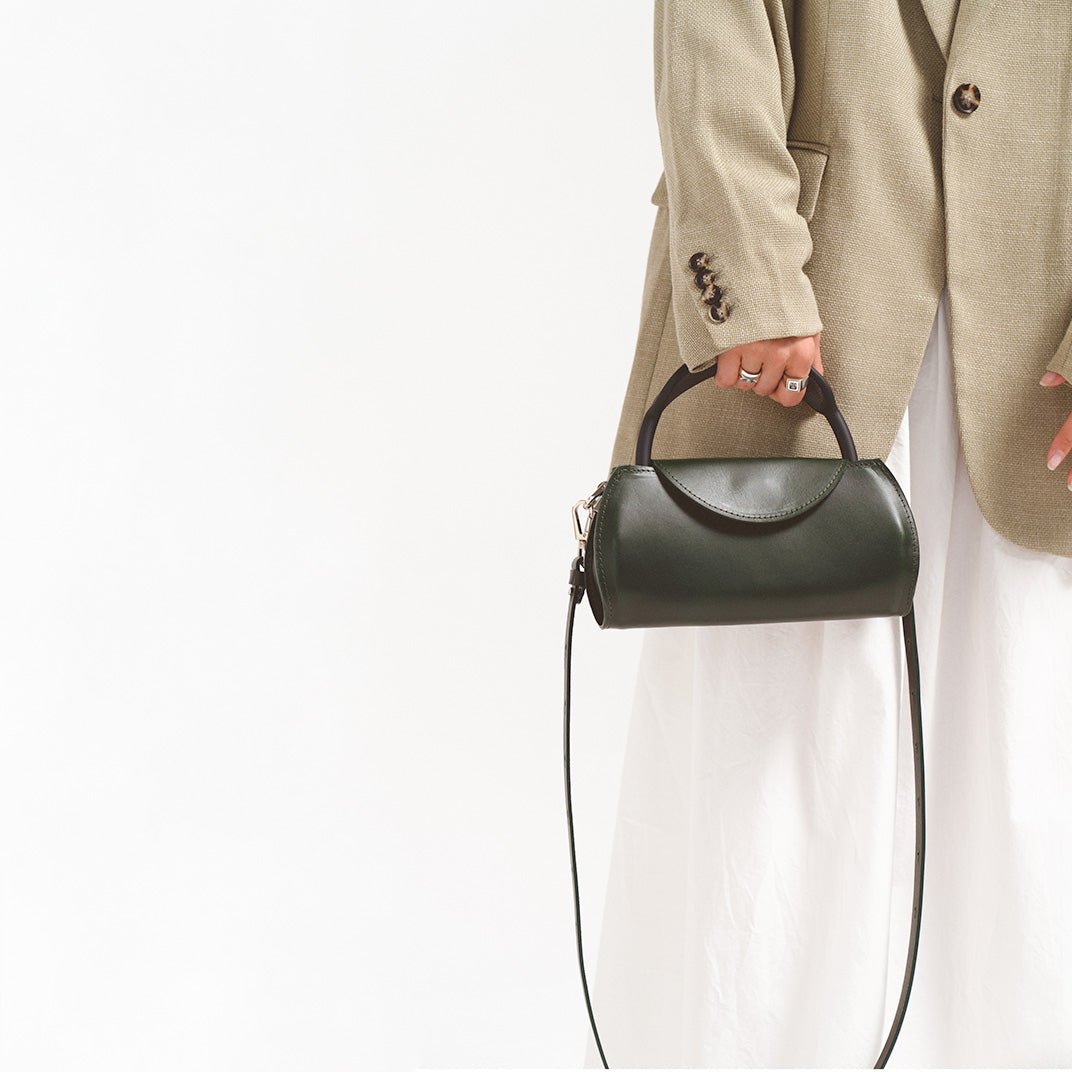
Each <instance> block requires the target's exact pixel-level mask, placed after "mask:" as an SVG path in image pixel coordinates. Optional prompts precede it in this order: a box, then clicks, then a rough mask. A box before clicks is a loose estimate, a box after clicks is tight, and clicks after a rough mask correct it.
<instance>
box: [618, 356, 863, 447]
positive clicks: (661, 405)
mask: <svg viewBox="0 0 1072 1072" xmlns="http://www.w3.org/2000/svg"><path fill="white" fill-rule="evenodd" d="M717 371H718V364H717V362H716V363H715V364H714V365H712V366H711V367H710V368H705V369H704V370H703V371H701V372H690V371H689V366H688V365H682V366H681V367H680V368H679V369H678V370H677V371H676V372H675V373H674V374H673V375H672V376H671V377H670V379H668V380H667V381H666V385H665V386H664V387H663V389H662V390H661V391H660V392H659V393H658V395H656V397H655V401H654V402H652V404H651V405H650V406H649V407H648V412H647V413H645V414H644V420H643V421H641V422H640V433H639V434H638V435H637V445H636V464H637V465H651V447H652V443H653V442H654V441H655V429H656V427H657V426H658V424H659V418H660V417H661V416H662V415H663V410H664V409H666V407H667V406H669V405H670V403H671V402H673V401H674V399H675V398H677V397H678V395H683V394H684V393H685V392H686V391H687V390H688V389H689V388H690V387H695V386H696V385H697V384H698V383H703V381H704V380H709V379H711V377H712V376H714V374H715V373H716V372H717ZM804 401H805V402H807V403H808V405H809V406H811V408H812V409H813V410H815V412H816V413H821V414H822V415H823V416H824V417H825V418H826V419H827V421H828V422H829V424H830V428H831V429H832V430H833V433H834V437H835V438H836V439H837V443H838V447H839V448H840V450H841V456H842V458H844V459H845V460H846V461H848V462H854V461H856V460H857V457H856V444H855V443H853V441H852V435H851V433H850V432H849V426H848V425H847V424H846V423H845V418H844V417H843V416H842V415H841V410H839V409H838V408H837V403H836V402H835V401H834V392H833V391H832V390H831V389H830V384H828V383H827V382H826V380H825V379H823V377H822V376H821V375H820V374H819V373H818V372H816V371H815V369H812V370H811V372H810V373H809V374H808V387H807V390H805V392H804Z"/></svg>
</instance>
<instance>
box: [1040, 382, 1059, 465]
mask: <svg viewBox="0 0 1072 1072" xmlns="http://www.w3.org/2000/svg"><path fill="white" fill-rule="evenodd" d="M1060 382H1061V377H1060V376H1058V375H1057V373H1056V372H1047V373H1046V375H1045V376H1043V377H1042V379H1041V380H1039V386H1040V387H1053V385H1054V384H1056V383H1060ZM1050 468H1051V469H1052V468H1053V466H1050Z"/></svg>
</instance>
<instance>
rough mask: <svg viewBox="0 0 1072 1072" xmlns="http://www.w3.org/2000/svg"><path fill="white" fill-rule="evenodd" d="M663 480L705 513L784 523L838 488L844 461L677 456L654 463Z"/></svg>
mask: <svg viewBox="0 0 1072 1072" xmlns="http://www.w3.org/2000/svg"><path fill="white" fill-rule="evenodd" d="M652 465H653V466H654V468H655V471H656V472H657V473H658V474H659V476H660V478H661V479H662V480H664V481H667V482H669V483H670V484H672V485H673V486H674V487H676V488H677V489H678V490H679V491H681V492H682V493H683V494H685V495H687V496H688V497H689V498H690V499H692V501H693V502H695V503H698V504H699V505H700V506H702V507H703V508H704V509H705V510H713V511H714V512H715V513H716V514H721V515H722V516H723V517H729V518H734V519H735V520H737V521H785V520H787V519H788V518H791V517H796V515H797V514H802V513H804V511H806V510H810V509H811V508H812V507H813V506H815V505H816V504H817V503H820V502H822V500H823V499H825V498H826V497H827V495H829V494H830V492H832V491H833V490H834V488H836V487H837V484H838V481H839V480H840V479H841V476H842V474H843V473H844V472H845V465H846V463H845V461H844V459H842V458H677V459H662V460H659V461H654V460H653V461H652Z"/></svg>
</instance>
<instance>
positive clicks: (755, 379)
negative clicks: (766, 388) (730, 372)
mask: <svg viewBox="0 0 1072 1072" xmlns="http://www.w3.org/2000/svg"><path fill="white" fill-rule="evenodd" d="M762 371H763V370H762V369H760V372H745V370H744V369H741V374H740V375H739V376H738V377H737V379H738V380H743V381H744V382H745V383H759V377H760V373H761V372H762Z"/></svg>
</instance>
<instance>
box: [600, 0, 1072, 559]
mask: <svg viewBox="0 0 1072 1072" xmlns="http://www.w3.org/2000/svg"><path fill="white" fill-rule="evenodd" d="M655 81H656V111H657V115H658V122H659V134H660V139H661V143H662V151H663V161H664V166H665V171H664V174H663V176H662V178H661V179H660V180H659V184H658V187H657V188H656V190H655V193H654V195H653V197H652V200H653V201H654V203H655V204H656V205H657V206H658V212H657V214H656V219H655V228H654V233H653V236H652V243H651V252H650V256H649V262H648V270H647V277H646V281H645V287H644V295H643V309H642V316H641V327H640V334H639V340H638V344H637V350H636V357H635V360H634V363H633V367H632V372H631V374H630V377H629V382H628V388H627V391H626V397H625V402H624V405H623V408H622V414H621V422H620V425H619V428H618V435H617V439H616V442H615V447H614V454H613V459H612V464H619V463H621V462H625V461H631V460H632V459H631V455H632V450H633V445H634V443H635V440H636V433H637V429H638V427H639V423H640V419H641V416H642V414H643V411H644V409H645V408H646V407H647V405H648V403H649V402H650V401H651V399H652V398H653V397H654V395H655V393H656V392H657V391H658V389H659V388H660V387H661V386H662V384H663V382H664V381H665V380H666V378H667V377H668V376H669V375H670V373H671V372H672V371H673V369H674V368H676V367H677V366H678V365H679V364H681V362H682V361H685V362H687V363H688V365H689V366H690V367H692V368H694V369H699V368H703V367H706V366H708V365H710V363H711V362H712V361H714V360H715V359H716V357H717V355H718V354H719V353H721V352H722V351H724V350H728V349H730V348H731V347H734V346H737V345H739V344H741V343H744V342H751V341H755V340H759V339H770V338H780V337H782V336H787V335H811V334H814V333H815V332H817V331H819V330H822V356H823V364H824V367H825V370H826V373H827V377H828V378H829V380H830V381H831V383H832V384H833V386H834V389H835V391H836V394H837V398H838V402H839V404H840V406H841V408H842V410H843V411H844V413H845V416H846V418H847V420H848V422H849V427H850V428H851V429H852V430H853V433H854V436H855V438H856V441H857V446H858V449H859V452H860V456H861V457H881V458H885V457H886V456H887V454H888V452H889V450H890V448H891V446H892V444H893V439H894V436H895V434H896V432H897V428H898V426H899V424H900V421H901V419H902V417H903V415H904V412H905V410H906V408H907V405H908V399H909V396H910V394H911V391H912V386H913V384H914V382H915V379H916V373H917V371H918V369H919V365H920V361H921V359H922V356H923V351H924V348H925V346H926V343H927V338H928V335H929V332H930V328H931V324H932V322H933V319H934V314H935V311H936V309H937V306H938V300H939V297H940V294H941V290H942V286H943V284H945V283H948V287H949V304H950V316H951V329H952V350H953V364H954V377H955V384H956V397H957V412H958V415H959V420H960V429H961V439H962V442H963V447H964V454H965V459H966V461H967V468H968V473H969V476H970V478H971V484H972V488H973V490H974V492H975V497H976V499H977V501H978V503H979V506H980V508H981V510H982V512H983V515H984V517H985V518H986V519H987V521H988V522H989V523H990V524H991V525H992V526H993V527H994V528H995V529H996V530H997V531H998V532H999V533H1001V534H1002V535H1003V536H1005V537H1006V538H1007V539H1009V540H1012V541H1014V542H1016V543H1018V544H1020V545H1022V546H1024V547H1028V548H1033V549H1040V550H1045V551H1049V552H1053V553H1056V554H1059V555H1066V556H1072V494H1070V493H1069V491H1068V490H1067V489H1066V487H1065V479H1064V473H1063V472H1062V470H1067V466H1062V467H1061V469H1059V470H1058V471H1057V472H1053V473H1051V472H1050V471H1049V470H1048V469H1047V468H1046V453H1047V448H1048V446H1049V443H1050V441H1051V440H1052V438H1053V437H1054V435H1055V434H1056V433H1057V431H1058V429H1059V428H1060V426H1061V424H1062V423H1063V422H1064V420H1065V419H1066V418H1067V417H1068V415H1069V412H1070V411H1072V391H1069V390H1068V388H1066V387H1057V388H1044V387H1040V386H1038V381H1039V378H1040V377H1041V376H1042V374H1043V373H1044V372H1045V371H1046V370H1047V369H1052V370H1053V371H1055V372H1059V373H1061V374H1062V375H1064V376H1066V377H1068V378H1069V379H1070V380H1072V329H1070V326H1069V325H1070V323H1072V3H1068V2H1066V0H959V10H958V2H957V0H656V4H655ZM700 253H702V254H706V255H707V260H708V262H709V263H710V266H711V269H712V270H713V271H714V272H715V275H716V282H717V285H718V286H719V287H720V289H721V292H722V302H723V303H724V304H719V303H715V304H705V301H704V295H703V294H702V293H701V290H700V287H699V286H698V285H697V283H696V278H695V277H696V272H695V269H694V268H693V267H690V264H689V262H690V259H692V258H693V257H694V255H695V254H700ZM694 263H695V262H694ZM706 298H707V300H708V301H709V302H710V299H711V292H708V294H707V295H706ZM712 313H713V314H714V317H715V319H712ZM719 321H720V322H719ZM655 453H656V456H663V457H673V456H689V455H695V456H701V455H707V456H720V455H763V454H767V455H774V456H779V455H798V454H815V455H832V454H835V453H836V448H835V446H834V443H833V437H832V436H831V435H830V432H829V430H828V428H827V426H826V424H825V422H824V421H823V420H822V418H820V417H817V416H816V415H814V414H811V413H810V411H808V412H805V410H804V408H803V407H797V408H796V409H789V410H786V409H784V408H783V407H782V406H779V405H778V404H777V403H775V402H772V401H771V400H770V399H763V398H757V397H754V396H753V395H752V394H751V393H746V392H742V391H735V390H720V389H718V388H716V387H715V386H714V385H713V384H705V385H703V386H702V387H699V388H697V389H696V390H695V391H692V392H690V393H689V394H687V395H685V396H684V397H683V398H681V399H680V400H679V401H678V402H676V403H674V405H673V406H671V407H670V409H669V410H668V411H667V413H666V415H665V416H664V417H663V419H662V422H661V423H660V426H659V431H658V433H657V436H656V440H655Z"/></svg>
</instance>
